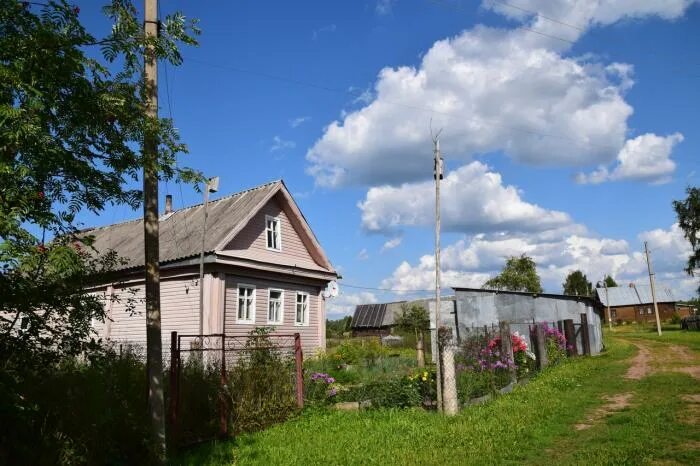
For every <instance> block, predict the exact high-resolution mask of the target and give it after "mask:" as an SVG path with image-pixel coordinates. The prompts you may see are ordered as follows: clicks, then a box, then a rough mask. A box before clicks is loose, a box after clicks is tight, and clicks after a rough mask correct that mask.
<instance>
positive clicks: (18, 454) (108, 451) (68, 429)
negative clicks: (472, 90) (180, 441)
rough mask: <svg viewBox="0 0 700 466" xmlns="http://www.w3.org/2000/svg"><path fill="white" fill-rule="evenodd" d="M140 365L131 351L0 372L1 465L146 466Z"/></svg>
mask: <svg viewBox="0 0 700 466" xmlns="http://www.w3.org/2000/svg"><path fill="white" fill-rule="evenodd" d="M144 372H145V370H144V366H143V364H142V363H141V362H140V360H139V359H138V358H137V357H136V356H135V355H134V354H132V353H131V352H130V351H128V350H127V351H126V352H124V353H123V354H122V355H121V356H119V355H118V354H116V353H115V352H114V351H111V350H104V351H93V352H92V353H91V356H90V359H89V360H88V361H81V360H79V359H76V358H64V359H63V360H62V361H61V363H60V364H57V365H54V366H48V367H41V368H37V367H31V369H30V370H25V371H24V372H23V373H22V378H21V379H20V380H19V381H17V380H14V379H13V378H12V376H11V374H9V373H7V372H4V371H0V400H2V403H1V404H0V413H1V417H2V423H0V438H2V444H0V464H71V465H72V464H137V463H138V464H144V463H148V462H151V461H153V459H154V458H155V457H154V456H153V452H152V451H151V450H150V447H149V445H150V442H149V438H150V437H149V432H148V426H149V422H148V417H147V410H146V398H145V397H144V393H145V391H146V378H145V377H144Z"/></svg>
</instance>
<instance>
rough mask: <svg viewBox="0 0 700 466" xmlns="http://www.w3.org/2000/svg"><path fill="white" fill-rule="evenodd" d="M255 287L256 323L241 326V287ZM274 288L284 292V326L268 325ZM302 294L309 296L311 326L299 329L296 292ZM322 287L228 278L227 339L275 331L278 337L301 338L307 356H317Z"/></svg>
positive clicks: (236, 277) (231, 276)
mask: <svg viewBox="0 0 700 466" xmlns="http://www.w3.org/2000/svg"><path fill="white" fill-rule="evenodd" d="M239 284H245V285H253V286H255V323H254V324H253V323H251V324H248V323H241V322H237V321H236V320H237V314H238V285H239ZM270 288H273V289H280V290H283V291H284V298H283V302H284V309H283V313H284V315H283V319H282V324H280V325H272V324H268V322H267V317H268V316H267V311H268V307H267V306H268V290H269V289H270ZM297 291H301V292H305V293H308V295H309V322H308V325H304V326H297V325H295V324H294V320H295V313H296V292H297ZM319 291H320V288H319V287H315V286H309V285H301V284H291V283H286V282H281V281H274V280H263V279H253V278H246V277H245V276H238V275H227V276H226V298H225V309H226V310H225V313H226V314H225V327H226V334H227V335H235V336H245V335H247V334H248V332H250V331H251V330H253V329H254V328H255V327H268V326H272V327H274V328H275V331H274V333H280V334H292V333H296V332H299V333H300V334H301V343H302V347H303V348H304V351H306V352H307V354H313V352H315V350H316V349H317V348H319V346H320V345H321V343H322V341H321V338H320V335H319V328H320V325H319Z"/></svg>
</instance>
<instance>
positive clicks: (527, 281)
mask: <svg viewBox="0 0 700 466" xmlns="http://www.w3.org/2000/svg"><path fill="white" fill-rule="evenodd" d="M483 288H489V289H494V290H508V291H527V292H529V293H542V291H543V288H542V284H541V282H540V277H539V275H538V274H537V265H536V264H535V261H534V260H532V258H531V257H528V256H527V255H526V254H523V255H521V256H520V257H517V256H512V257H509V258H508V259H507V260H506V264H505V266H504V267H503V270H502V271H501V273H500V274H498V275H496V276H495V277H493V278H490V279H489V280H487V281H486V283H484V285H483Z"/></svg>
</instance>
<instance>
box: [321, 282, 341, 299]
mask: <svg viewBox="0 0 700 466" xmlns="http://www.w3.org/2000/svg"><path fill="white" fill-rule="evenodd" d="M338 292H339V289H338V282H336V281H332V282H329V283H328V286H327V287H326V289H325V290H324V292H323V297H324V298H335V297H336V296H338Z"/></svg>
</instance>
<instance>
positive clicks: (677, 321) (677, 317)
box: [671, 311, 681, 325]
mask: <svg viewBox="0 0 700 466" xmlns="http://www.w3.org/2000/svg"><path fill="white" fill-rule="evenodd" d="M671 323H672V324H676V325H678V324H680V323H681V315H680V314H679V313H678V311H675V312H674V313H673V315H672V316H671Z"/></svg>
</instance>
